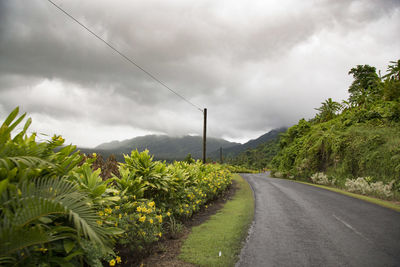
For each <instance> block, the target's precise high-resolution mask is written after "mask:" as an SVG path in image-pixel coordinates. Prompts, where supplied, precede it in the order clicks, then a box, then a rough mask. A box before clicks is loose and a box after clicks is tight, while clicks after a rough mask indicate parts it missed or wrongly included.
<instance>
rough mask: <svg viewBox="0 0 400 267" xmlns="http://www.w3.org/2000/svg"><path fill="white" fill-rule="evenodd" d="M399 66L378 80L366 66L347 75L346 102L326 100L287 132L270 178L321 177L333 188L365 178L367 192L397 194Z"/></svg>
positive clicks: (399, 169) (399, 170)
mask: <svg viewBox="0 0 400 267" xmlns="http://www.w3.org/2000/svg"><path fill="white" fill-rule="evenodd" d="M399 65H400V60H398V61H395V62H391V65H389V67H388V71H387V74H386V75H385V76H383V77H380V76H379V75H378V74H377V73H376V69H375V68H374V67H371V66H369V65H359V66H357V67H356V68H353V69H351V70H350V72H349V74H351V75H353V77H354V81H353V83H352V84H351V86H350V88H349V90H348V92H349V99H348V101H343V103H341V104H339V103H337V102H335V101H332V99H330V98H329V99H328V100H326V101H325V102H323V103H322V106H321V107H320V108H317V109H316V110H317V111H318V113H317V114H316V116H315V117H314V118H313V119H311V120H309V121H306V120H304V119H301V120H300V121H299V122H298V124H296V125H294V126H293V127H291V128H289V129H288V131H287V132H286V133H285V134H283V135H282V136H281V138H280V141H279V146H280V152H279V153H278V155H277V156H276V157H275V158H274V159H273V161H272V167H273V169H274V172H275V173H278V174H279V175H281V176H286V177H303V178H307V179H310V177H311V176H312V175H313V174H315V173H320V172H323V173H326V174H327V176H328V179H329V181H331V182H332V181H334V183H335V184H336V185H339V186H345V184H346V181H347V182H348V181H349V179H350V180H351V179H355V178H357V177H367V179H364V180H365V181H368V184H369V185H370V186H371V185H372V184H374V183H376V182H378V181H381V182H383V183H384V184H390V183H391V182H392V185H393V188H394V189H395V191H396V190H397V191H398V190H400V68H399V67H400V66H399ZM360 181H361V180H360ZM348 185H350V183H349V182H348Z"/></svg>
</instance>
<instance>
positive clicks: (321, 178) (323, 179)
mask: <svg viewBox="0 0 400 267" xmlns="http://www.w3.org/2000/svg"><path fill="white" fill-rule="evenodd" d="M311 181H312V182H313V183H315V184H322V185H331V184H334V181H330V180H329V179H328V176H326V174H325V173H323V172H317V173H314V174H313V175H312V176H311Z"/></svg>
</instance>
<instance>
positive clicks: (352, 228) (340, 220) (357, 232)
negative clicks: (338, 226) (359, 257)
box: [332, 214, 371, 242]
mask: <svg viewBox="0 0 400 267" xmlns="http://www.w3.org/2000/svg"><path fill="white" fill-rule="evenodd" d="M332 216H333V217H334V218H335V219H336V220H338V221H339V222H341V223H343V224H344V225H345V226H346V227H347V228H349V229H350V230H352V231H353V232H354V233H356V234H357V235H359V236H361V237H362V238H364V239H365V240H367V241H368V242H371V241H370V240H369V239H368V238H366V237H365V236H364V235H363V234H362V233H360V232H359V231H357V230H356V229H355V228H354V227H353V226H351V225H350V224H348V223H347V222H345V221H344V220H342V219H340V218H339V217H337V216H336V215H335V214H332Z"/></svg>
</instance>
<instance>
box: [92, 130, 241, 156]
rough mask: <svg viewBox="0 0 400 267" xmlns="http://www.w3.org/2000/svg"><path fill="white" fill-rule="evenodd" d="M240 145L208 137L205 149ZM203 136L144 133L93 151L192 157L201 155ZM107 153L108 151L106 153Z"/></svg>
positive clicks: (100, 146)
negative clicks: (136, 151) (143, 152)
mask: <svg viewBox="0 0 400 267" xmlns="http://www.w3.org/2000/svg"><path fill="white" fill-rule="evenodd" d="M237 145H240V144H239V143H235V142H229V141H227V140H224V139H221V138H214V137H208V138H207V151H215V150H218V149H219V148H220V147H222V148H223V149H226V148H230V147H233V146H237ZM202 148H203V138H202V137H201V136H190V135H186V136H182V137H171V136H168V135H145V136H138V137H135V138H132V139H127V140H123V141H111V142H107V143H103V144H100V145H98V146H96V147H95V148H94V149H91V150H94V151H96V150H97V151H104V152H111V151H112V152H113V153H114V154H130V152H131V151H132V150H135V149H137V150H138V151H144V150H146V149H147V150H149V151H150V154H152V155H154V157H155V158H156V159H183V158H185V157H186V156H187V154H189V153H190V154H191V155H192V157H193V158H197V159H200V158H201V157H202ZM107 154H109V153H107Z"/></svg>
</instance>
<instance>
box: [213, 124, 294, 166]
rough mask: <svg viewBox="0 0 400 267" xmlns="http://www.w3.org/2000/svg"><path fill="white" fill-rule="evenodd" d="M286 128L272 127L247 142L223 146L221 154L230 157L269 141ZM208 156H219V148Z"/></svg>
mask: <svg viewBox="0 0 400 267" xmlns="http://www.w3.org/2000/svg"><path fill="white" fill-rule="evenodd" d="M286 130H287V128H284V127H283V128H278V129H274V130H271V131H269V132H268V133H266V134H263V135H261V136H260V137H258V138H256V139H252V140H250V141H248V142H247V143H244V144H239V145H236V146H232V147H228V148H225V149H223V152H222V153H223V156H224V158H232V157H235V156H237V155H239V154H240V153H241V152H244V151H246V150H250V149H255V148H257V147H258V146H259V145H261V144H264V143H267V142H269V141H270V140H274V139H276V138H277V137H278V136H279V134H280V133H283V132H285V131H286ZM209 156H210V157H211V158H213V159H214V158H215V159H217V158H219V150H218V151H214V152H212V153H211V154H210V155H209Z"/></svg>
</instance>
